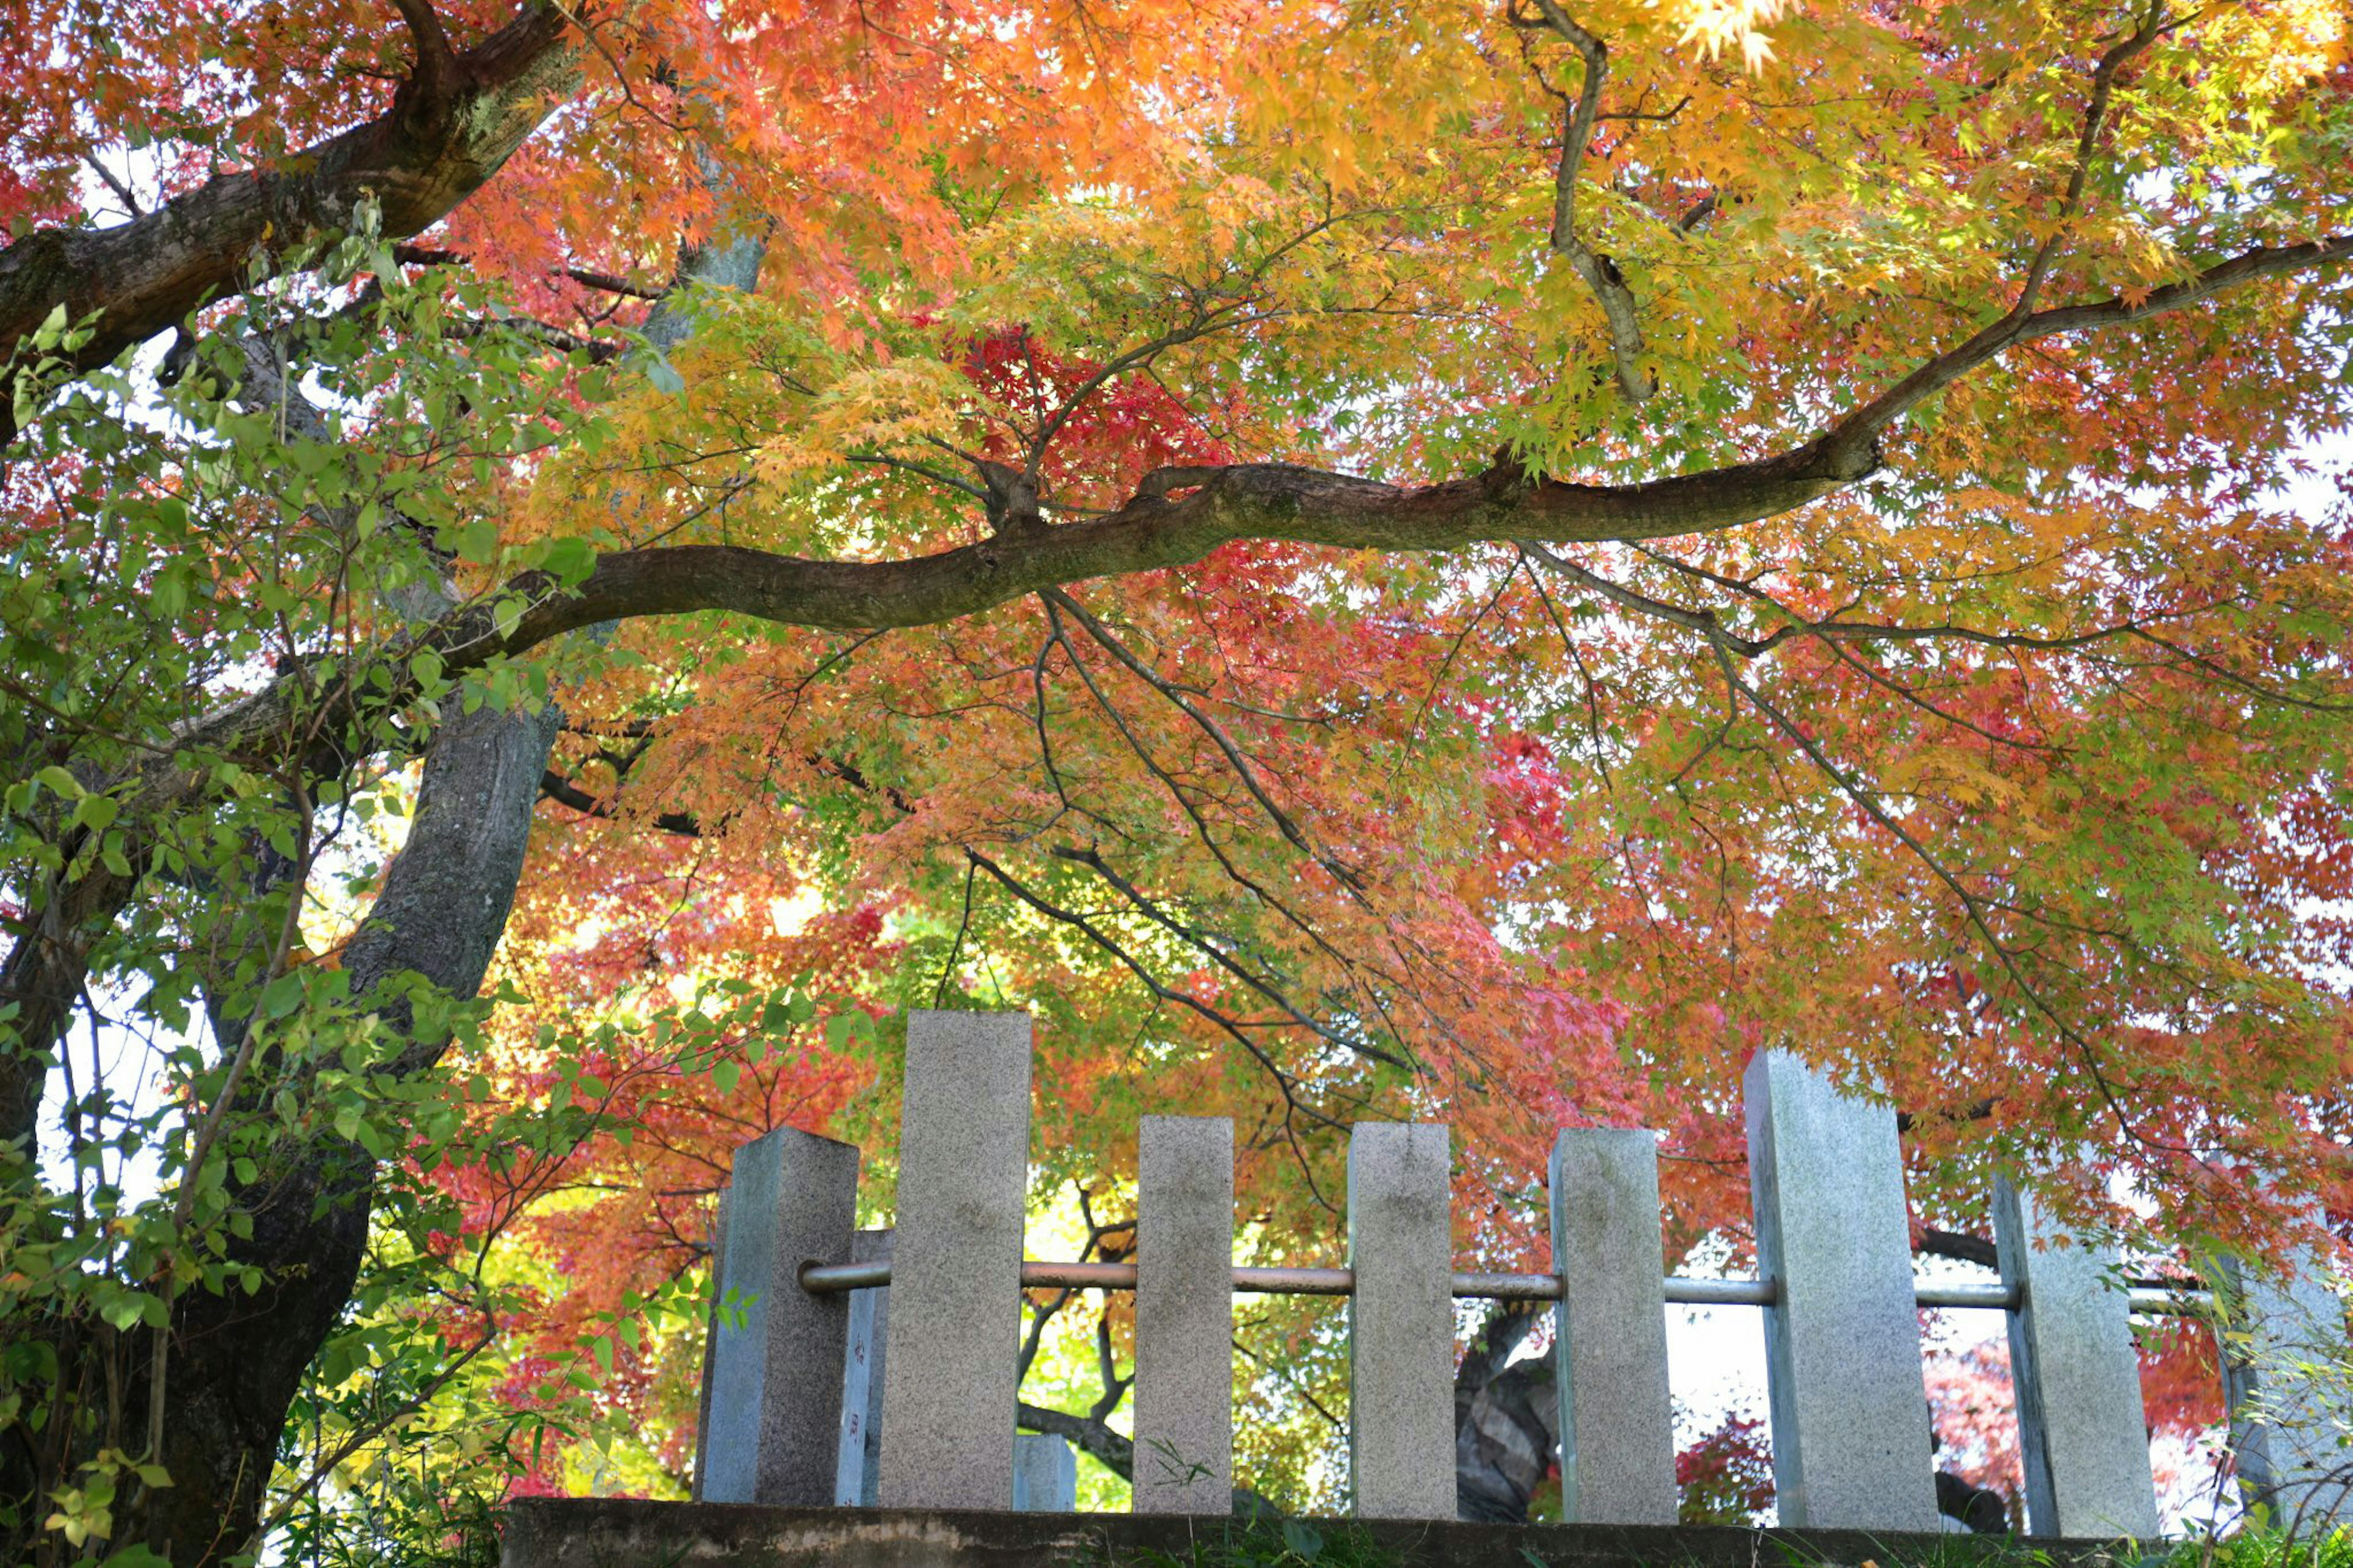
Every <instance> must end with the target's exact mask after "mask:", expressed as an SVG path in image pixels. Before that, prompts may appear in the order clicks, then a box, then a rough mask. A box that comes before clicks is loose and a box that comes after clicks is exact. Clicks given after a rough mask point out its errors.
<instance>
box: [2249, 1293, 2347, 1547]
mask: <svg viewBox="0 0 2353 1568" xmlns="http://www.w3.org/2000/svg"><path fill="white" fill-rule="evenodd" d="M2289 1265H2290V1268H2292V1269H2293V1272H2292V1273H2290V1274H2289V1275H2288V1276H2287V1278H2286V1279H2284V1280H2283V1279H2279V1278H2277V1277H2274V1276H2273V1275H2270V1274H2258V1273H2256V1272H2255V1271H2254V1270H2253V1269H2249V1268H2241V1267H2239V1266H2238V1265H2236V1264H2226V1265H2225V1267H2224V1278H2225V1282H2226V1286H2227V1288H2228V1289H2230V1292H2231V1294H2232V1296H2234V1297H2235V1298H2236V1300H2235V1301H2233V1302H2232V1310H2231V1311H2230V1313H2229V1314H2228V1316H2227V1317H2226V1319H2225V1329H2226V1331H2234V1332H2232V1341H2235V1342H2226V1345H2225V1350H2224V1354H2223V1370H2224V1376H2225V1380H2226V1382H2227V1384H2229V1393H2230V1403H2231V1451H2232V1454H2233V1456H2235V1458H2237V1460H2238V1474H2239V1486H2240V1489H2241V1491H2242V1494H2243V1495H2244V1496H2245V1498H2246V1500H2248V1501H2249V1502H2250V1503H2251V1504H2253V1503H2259V1504H2262V1505H2263V1506H2264V1507H2265V1508H2267V1509H2268V1510H2270V1512H2271V1516H2272V1519H2273V1521H2274V1523H2276V1524H2278V1525H2280V1526H2282V1527H2284V1528H2289V1529H2294V1530H2296V1531H2299V1532H2316V1531H2323V1530H2326V1529H2327V1528H2328V1527H2329V1526H2331V1525H2335V1524H2339V1523H2346V1522H2353V1360H2348V1347H2347V1340H2346V1325H2345V1302H2344V1300H2342V1299H2341V1298H2340V1297H2338V1295H2337V1291H2336V1289H2335V1288H2334V1285H2333V1283H2332V1282H2331V1280H2330V1279H2329V1270H2328V1267H2327V1264H2326V1263H2325V1262H2324V1261H2323V1260H2322V1259H2321V1258H2316V1257H2315V1256H2313V1255H2312V1254H2310V1253H2308V1252H2307V1253H2303V1254H2300V1255H2298V1256H2297V1257H2295V1258H2292V1259H2290V1260H2289Z"/></svg>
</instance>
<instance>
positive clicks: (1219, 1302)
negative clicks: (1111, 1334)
mask: <svg viewBox="0 0 2353 1568" xmlns="http://www.w3.org/2000/svg"><path fill="white" fill-rule="evenodd" d="M1136 1189H1137V1192H1136V1209H1135V1226H1136V1230H1135V1448H1134V1454H1135V1466H1134V1483H1135V1484H1134V1500H1135V1505H1134V1506H1135V1511H1136V1512H1138V1513H1224V1512H1225V1511H1227V1510H1228V1509H1229V1507H1231V1505H1232V1499H1233V1487H1234V1300H1233V1263H1234V1124H1233V1123H1232V1122H1230V1121H1227V1120H1225V1119H1224V1118H1222V1117H1218V1118H1208V1117H1181V1116H1147V1117H1145V1119H1144V1125H1143V1127H1142V1129H1141V1130H1140V1131H1139V1134H1138V1138H1137V1148H1136Z"/></svg>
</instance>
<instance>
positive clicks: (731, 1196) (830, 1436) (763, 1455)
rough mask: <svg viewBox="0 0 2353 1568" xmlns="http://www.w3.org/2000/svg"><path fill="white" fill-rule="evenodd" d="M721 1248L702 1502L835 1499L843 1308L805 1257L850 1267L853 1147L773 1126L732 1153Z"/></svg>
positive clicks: (803, 1503)
mask: <svg viewBox="0 0 2353 1568" xmlns="http://www.w3.org/2000/svg"><path fill="white" fill-rule="evenodd" d="M722 1212H723V1215H724V1230H723V1235H722V1236H721V1237H720V1245H719V1289H720V1291H721V1294H722V1297H723V1298H724V1296H725V1295H726V1294H727V1293H728V1292H731V1291H732V1292H735V1293H737V1294H738V1295H739V1296H740V1298H741V1299H742V1301H743V1304H744V1313H743V1321H742V1322H741V1323H740V1325H731V1324H729V1323H728V1322H726V1321H724V1317H725V1314H724V1313H722V1314H720V1318H719V1321H717V1327H716V1331H715V1332H714V1333H713V1335H712V1343H711V1350H710V1353H709V1355H708V1357H707V1358H706V1361H705V1363H704V1364H705V1372H704V1388H705V1394H706V1396H707V1406H706V1407H707V1409H708V1410H709V1415H708V1417H707V1420H706V1424H705V1426H704V1430H703V1433H702V1454H701V1458H700V1462H699V1463H698V1465H697V1466H696V1470H697V1475H698V1481H699V1485H698V1490H699V1491H700V1493H701V1495H702V1499H703V1500H705V1501H707V1502H759V1503H775V1504H778V1505H782V1506H787V1507H823V1506H824V1505H825V1504H827V1503H829V1502H831V1501H832V1500H833V1486H834V1465H835V1446H836V1443H837V1440H838V1438H839V1430H840V1425H841V1364H842V1353H843V1350H844V1347H845V1346H846V1345H847V1343H848V1341H849V1303H848V1302H847V1301H844V1300H842V1299H841V1298H840V1297H839V1296H838V1295H811V1294H810V1293H809V1292H808V1291H806V1290H804V1289H801V1284H800V1271H801V1266H802V1265H803V1264H805V1263H847V1262H849V1257H850V1237H851V1234H852V1232H853V1230H854V1229H855V1227H856V1226H857V1223H858V1150H857V1149H856V1148H855V1147H854V1146H852V1145H850V1144H848V1143H837V1142H834V1141H833V1140H832V1139H830V1138H818V1137H816V1136H814V1135H812V1134H810V1133H807V1132H803V1131H798V1130H797V1129H795V1128H791V1127H779V1128H778V1129H776V1131H774V1132H771V1133H769V1134H768V1135H767V1136H765V1137H764V1138H758V1139H754V1141H753V1142H749V1143H746V1144H744V1146H743V1147H742V1148H740V1149H738V1150H736V1151H735V1164H734V1173H733V1181H732V1183H731V1184H730V1185H729V1189H728V1194H727V1198H726V1202H725V1205H724V1207H723V1211H722Z"/></svg>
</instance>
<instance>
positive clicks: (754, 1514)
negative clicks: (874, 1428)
mask: <svg viewBox="0 0 2353 1568" xmlns="http://www.w3.org/2000/svg"><path fill="white" fill-rule="evenodd" d="M1291 1522H1293V1523H1295V1524H1297V1525H1300V1526H1302V1527H1303V1528H1305V1529H1307V1530H1310V1531H1314V1532H1315V1533H1316V1534H1317V1535H1319V1536H1320V1537H1322V1538H1323V1539H1324V1541H1325V1542H1329V1543H1334V1544H1336V1543H1338V1542H1342V1541H1344V1540H1347V1541H1352V1542H1354V1543H1355V1544H1357V1545H1358V1546H1359V1547H1364V1548H1370V1550H1369V1551H1360V1552H1358V1554H1357V1555H1356V1558H1355V1559H1353V1560H1354V1561H1357V1562H1364V1561H1368V1560H1376V1559H1374V1558H1373V1553H1374V1552H1378V1553H1380V1556H1379V1558H1378V1559H1377V1560H1378V1561H1383V1562H1386V1563H1391V1564H1394V1568H1528V1564H1529V1563H1532V1562H1533V1563H1543V1564H1545V1568H1757V1564H1758V1563H1768V1564H1769V1563H1806V1564H1810V1565H1813V1568H1856V1565H1859V1564H1862V1563H1881V1564H1883V1565H1885V1568H1901V1565H1902V1564H1906V1563H1935V1564H1937V1568H2131V1565H2132V1564H2133V1563H2134V1562H2135V1561H2136V1559H2137V1553H2133V1554H2130V1555H2126V1556H2122V1557H2118V1556H2114V1555H2111V1554H2110V1552H2109V1550H2108V1547H2107V1546H2106V1545H2105V1543H2101V1542H2049V1541H2036V1542H2033V1543H2032V1545H2033V1550H2034V1552H2036V1554H2037V1555H2035V1556H2034V1557H2032V1558H2029V1557H2028V1556H2027V1555H2026V1553H2025V1552H2024V1551H2022V1550H2021V1547H2020V1545H2019V1544H2017V1543H2015V1542H2010V1541H2008V1540H2005V1539H2002V1538H2000V1537H1970V1536H1951V1535H1943V1534H1936V1535H1905V1534H1897V1533H1892V1532H1887V1531H1873V1532H1870V1533H1864V1532H1862V1531H1788V1530H1730V1529H1713V1528H1706V1529H1690V1528H1669V1527H1663V1526H1657V1525H1600V1524H1579V1525H1502V1524H1466V1523H1461V1522H1458V1521H1451V1520H1445V1521H1440V1520H1414V1521H1378V1520H1357V1521H1348V1520H1331V1519H1319V1520H1312V1521H1291ZM503 1525H504V1530H503V1535H502V1542H501V1543H502V1548H503V1556H502V1557H501V1562H502V1563H503V1564H504V1565H505V1568H681V1565H684V1564H702V1563H710V1564H719V1563H724V1564H726V1565H727V1568H1060V1565H1064V1564H1067V1565H1069V1568H1082V1565H1083V1568H1124V1565H1125V1564H1130V1563H1138V1562H1139V1561H1146V1560H1148V1561H1150V1562H1151V1563H1155V1564H1156V1565H1159V1568H1166V1564H1167V1563H1171V1562H1174V1563H1196V1562H1198V1563H1204V1564H1207V1563H1212V1562H1217V1563H1227V1562H1231V1561H1234V1560H1235V1556H1236V1555H1239V1554H1221V1553H1224V1552H1225V1549H1226V1548H1227V1547H1228V1546H1229V1543H1231V1542H1239V1541H1242V1540H1244V1539H1249V1540H1251V1541H1253V1542H1255V1543H1256V1547H1257V1552H1256V1557H1255V1559H1254V1560H1256V1561H1261V1562H1272V1561H1275V1560H1276V1559H1277V1558H1278V1557H1279V1556H1280V1555H1281V1554H1282V1546H1283V1538H1282V1521H1267V1522H1263V1523H1250V1522H1246V1521H1240V1520H1237V1519H1235V1518H1233V1517H1231V1516H1230V1515H1225V1514H1181V1513H1161V1514H1124V1513H1102V1514H1036V1513H985V1512H977V1511H967V1512H921V1513H917V1512H907V1511H900V1510H889V1509H874V1510H868V1509H858V1510H841V1509H774V1508H722V1507H714V1506H712V1505H708V1504H701V1503H661V1502H645V1501H642V1500H632V1499H621V1498H593V1499H579V1500H569V1499H553V1498H532V1499H526V1500H520V1501H517V1502H514V1503H512V1504H509V1505H508V1507H507V1509H506V1510H505V1512H504V1516H503ZM1253 1530H1255V1531H1258V1533H1257V1534H1256V1535H1255V1536H1250V1535H1249V1533H1248V1532H1250V1531H1253ZM1148 1553H1149V1554H1156V1555H1152V1556H1150V1557H1148V1558H1147V1554H1148ZM1327 1554H1328V1555H1331V1556H1334V1557H1335V1558H1336V1557H1338V1556H1339V1555H1340V1553H1339V1552H1336V1551H1335V1552H1328V1553H1327ZM1244 1560H1251V1559H1244Z"/></svg>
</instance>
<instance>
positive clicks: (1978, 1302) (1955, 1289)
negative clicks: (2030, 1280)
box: [1912, 1279, 2018, 1312]
mask: <svg viewBox="0 0 2353 1568" xmlns="http://www.w3.org/2000/svg"><path fill="white" fill-rule="evenodd" d="M1912 1299H1913V1300H1915V1301H1917V1302H1919V1304H1920V1305H1922V1306H1923V1307H1991V1308H1997V1309H1999V1310H2002V1311H2007V1312H2014V1311H2016V1310H2018V1288H2017V1287H2016V1286H2014V1285H2004V1284H2000V1283H1999V1282H1996V1281H1990V1280H1989V1281H1983V1282H1980V1281H1978V1280H1974V1279H1971V1280H1955V1281H1953V1282H1952V1283H1950V1284H1938V1285H1915V1286H1914V1287H1913V1288H1912Z"/></svg>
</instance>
